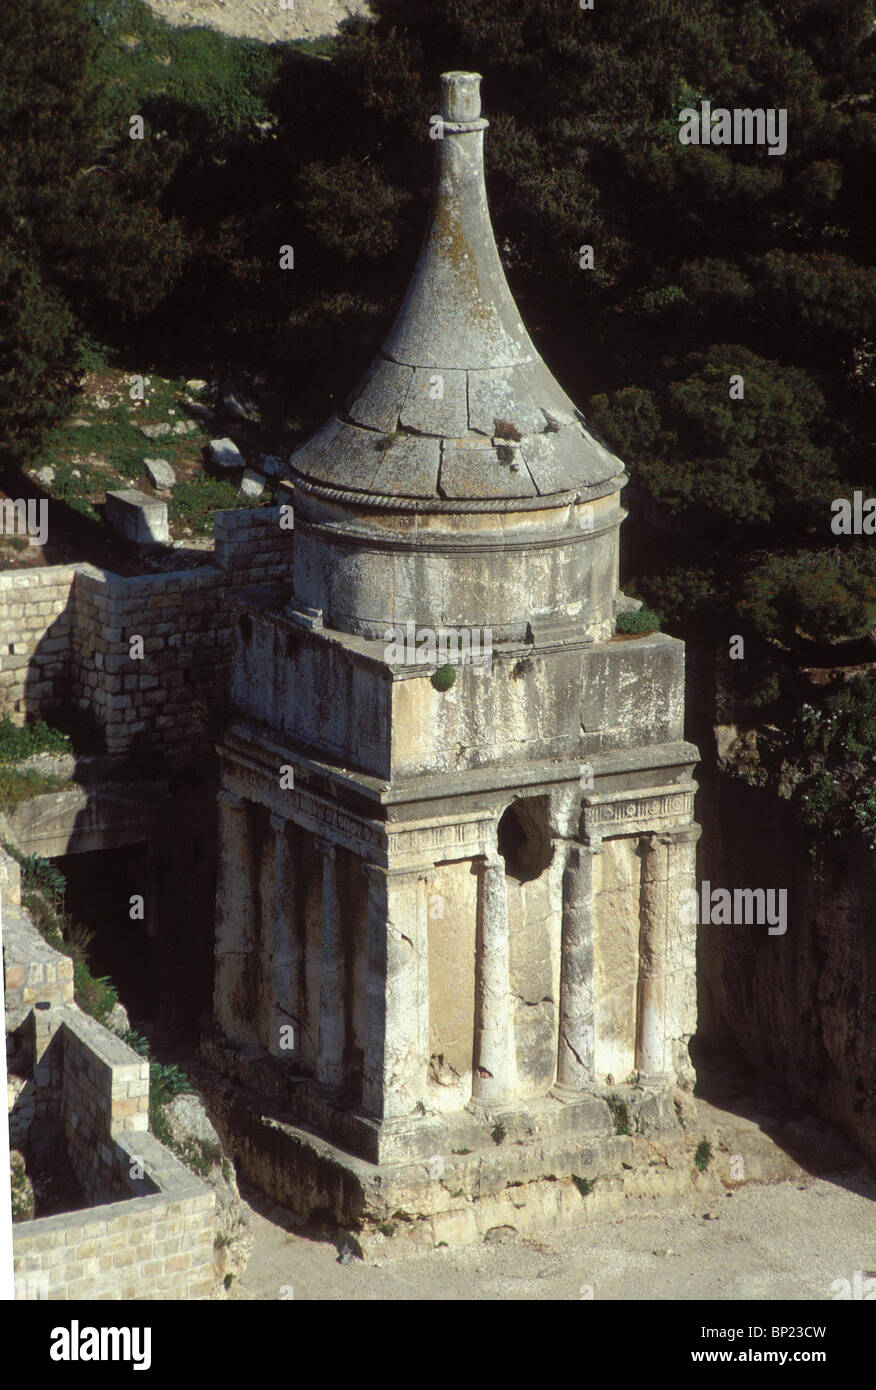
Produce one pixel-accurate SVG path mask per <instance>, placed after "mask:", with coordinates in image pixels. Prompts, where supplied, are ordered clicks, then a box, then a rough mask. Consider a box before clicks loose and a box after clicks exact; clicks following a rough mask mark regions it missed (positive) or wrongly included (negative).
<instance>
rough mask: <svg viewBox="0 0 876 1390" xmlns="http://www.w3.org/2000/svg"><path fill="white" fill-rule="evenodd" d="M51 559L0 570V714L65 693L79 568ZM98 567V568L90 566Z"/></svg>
mask: <svg viewBox="0 0 876 1390" xmlns="http://www.w3.org/2000/svg"><path fill="white" fill-rule="evenodd" d="M83 568H86V569H90V566H81V565H52V566H50V567H48V568H46V569H29V570H12V571H10V572H9V573H7V574H0V715H2V714H11V715H12V716H13V717H16V716H19V715H20V716H22V717H23V712H24V711H25V710H27V711H30V710H38V709H47V708H49V707H50V706H52V705H53V704H60V703H61V702H62V701H63V700H65V699H66V698H67V696H68V694H69V688H70V653H71V644H72V637H73V612H72V604H71V592H72V588H73V581H74V579H75V577H76V574H77V571H79V570H82V569H83ZM94 573H99V571H94Z"/></svg>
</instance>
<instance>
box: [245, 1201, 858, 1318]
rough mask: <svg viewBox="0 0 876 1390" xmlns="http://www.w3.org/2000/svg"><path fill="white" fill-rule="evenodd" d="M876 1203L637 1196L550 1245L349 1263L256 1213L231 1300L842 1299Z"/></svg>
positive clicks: (513, 1244)
mask: <svg viewBox="0 0 876 1390" xmlns="http://www.w3.org/2000/svg"><path fill="white" fill-rule="evenodd" d="M874 1197H876V1187H874V1186H873V1185H872V1184H871V1185H868V1184H867V1183H866V1182H865V1181H864V1180H845V1181H843V1182H838V1181H827V1180H825V1179H821V1178H806V1179H805V1180H804V1181H802V1182H799V1183H796V1182H784V1183H779V1184H777V1185H775V1186H755V1185H752V1186H749V1187H745V1186H743V1187H739V1188H737V1189H736V1190H735V1191H733V1192H728V1193H725V1194H724V1195H723V1196H722V1197H718V1198H715V1199H713V1200H712V1201H711V1202H710V1203H709V1204H708V1205H704V1204H703V1201H702V1198H700V1199H699V1200H698V1201H697V1200H690V1201H685V1202H682V1203H679V1202H672V1201H668V1200H667V1201H665V1202H664V1201H653V1200H651V1201H648V1200H638V1201H635V1202H631V1203H629V1205H628V1207H626V1208H625V1209H624V1214H623V1216H622V1217H616V1216H615V1217H606V1218H605V1219H602V1220H600V1219H595V1220H593V1221H592V1222H591V1223H590V1224H588V1225H587V1226H586V1227H578V1228H576V1229H574V1230H567V1231H560V1232H552V1233H549V1234H545V1235H543V1236H540V1237H538V1238H537V1239H533V1238H527V1237H516V1236H510V1235H509V1236H508V1237H507V1238H505V1239H502V1240H500V1241H497V1242H496V1243H491V1244H481V1245H472V1246H463V1247H458V1248H456V1249H439V1250H433V1251H428V1252H424V1253H423V1254H417V1255H411V1256H407V1257H405V1258H403V1259H397V1260H396V1259H387V1260H385V1261H379V1262H377V1263H374V1262H369V1261H367V1260H366V1261H363V1260H359V1259H353V1260H351V1261H350V1262H349V1263H346V1264H341V1263H339V1261H338V1250H337V1248H336V1247H335V1246H334V1245H333V1244H331V1243H329V1242H327V1241H319V1240H315V1239H312V1238H308V1237H305V1236H302V1235H299V1234H295V1233H292V1232H289V1231H286V1230H284V1229H283V1227H282V1226H281V1225H279V1224H277V1223H275V1222H272V1221H269V1220H267V1219H266V1217H265V1216H264V1215H262V1214H260V1213H259V1212H258V1211H255V1210H253V1212H252V1221H253V1233H254V1237H255V1243H254V1248H253V1253H252V1257H251V1259H250V1262H249V1266H248V1268H247V1270H246V1273H245V1274H244V1276H243V1278H242V1280H241V1283H240V1285H239V1286H238V1287H237V1289H236V1290H232V1294H231V1297H232V1299H234V1298H237V1299H285V1300H289V1299H295V1300H313V1299H319V1300H341V1299H353V1300H360V1299H361V1300H375V1299H379V1300H392V1301H394V1300H409V1299H417V1300H436V1299H447V1300H450V1301H457V1300H474V1301H503V1300H506V1299H511V1300H516V1299H546V1300H556V1299H559V1300H567V1299H579V1300H580V1299H582V1298H584V1299H589V1298H593V1299H594V1300H596V1299H605V1300H618V1299H619V1300H623V1299H634V1300H635V1299H643V1300H652V1299H657V1300H684V1299H717V1300H734V1299H763V1300H771V1299H783V1298H788V1299H798V1300H803V1301H807V1300H814V1301H824V1300H832V1299H835V1298H836V1294H837V1292H838V1291H837V1290H832V1285H833V1283H834V1281H835V1280H840V1279H845V1280H848V1281H849V1284H850V1286H852V1287H853V1286H854V1274H855V1271H856V1270H858V1271H861V1275H862V1277H863V1278H864V1279H867V1278H874V1277H876V1205H874ZM260 1205H261V1203H260ZM706 1212H709V1213H710V1215H709V1217H708V1218H707V1217H706Z"/></svg>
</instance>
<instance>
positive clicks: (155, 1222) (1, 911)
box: [0, 851, 216, 1299]
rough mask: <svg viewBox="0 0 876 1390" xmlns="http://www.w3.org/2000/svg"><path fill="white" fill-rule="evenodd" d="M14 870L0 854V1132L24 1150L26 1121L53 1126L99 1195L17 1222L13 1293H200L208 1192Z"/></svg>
mask: <svg viewBox="0 0 876 1390" xmlns="http://www.w3.org/2000/svg"><path fill="white" fill-rule="evenodd" d="M13 869H14V870H15V871H16V872H13ZM17 870H18V865H17V864H15V861H14V860H10V859H9V857H8V856H7V855H5V854H2V851H0V920H2V923H3V937H4V943H3V944H4V958H5V972H6V987H7V992H6V999H7V1029H9V1030H10V1031H14V1033H15V1052H14V1054H13V1056H14V1057H15V1059H16V1066H17V1070H18V1072H19V1073H20V1074H19V1075H17V1076H14V1077H13V1076H10V1079H11V1080H12V1081H14V1082H15V1083H16V1084H14V1085H12V1086H11V1087H10V1101H11V1102H12V1110H11V1113H10V1125H9V1128H10V1141H11V1144H12V1145H13V1146H14V1147H20V1148H22V1149H24V1150H25V1151H27V1150H28V1145H29V1142H30V1138H31V1128H32V1126H34V1127H35V1126H37V1125H38V1124H39V1125H41V1126H43V1128H42V1131H41V1132H42V1134H43V1141H44V1142H45V1135H46V1133H47V1132H48V1133H49V1134H57V1140H58V1142H59V1143H61V1144H62V1145H63V1146H64V1148H65V1150H66V1155H67V1158H68V1160H69V1161H70V1163H71V1165H72V1167H73V1169H74V1171H75V1173H76V1176H77V1178H78V1180H79V1183H80V1185H81V1187H82V1188H83V1190H84V1192H85V1194H86V1196H87V1198H88V1200H89V1201H90V1202H97V1203H99V1204H100V1205H96V1206H89V1207H87V1208H84V1209H80V1210H77V1211H72V1212H64V1213H59V1214H58V1215H55V1216H47V1217H38V1218H36V1219H35V1220H32V1221H22V1222H18V1223H16V1224H15V1226H14V1228H13V1256H14V1264H15V1278H16V1287H17V1289H18V1296H19V1297H23V1298H49V1299H75V1298H87V1299H122V1298H124V1299H141V1298H142V1299H152V1298H173V1299H206V1298H210V1297H211V1296H212V1293H213V1289H214V1256H213V1240H214V1213H215V1203H216V1198H215V1194H214V1193H213V1192H212V1191H211V1189H210V1188H209V1187H208V1186H207V1185H206V1184H205V1183H203V1182H201V1180H200V1179H199V1178H197V1177H196V1176H195V1175H194V1174H193V1173H191V1172H190V1171H189V1170H188V1169H187V1168H186V1167H185V1166H184V1164H182V1163H180V1162H179V1160H178V1159H177V1158H176V1157H175V1156H174V1155H173V1154H172V1153H170V1152H169V1151H168V1150H167V1149H165V1148H164V1147H163V1145H161V1144H160V1143H159V1142H158V1140H157V1139H156V1138H155V1137H154V1135H152V1134H150V1133H149V1132H148V1128H147V1126H148V1109H149V1063H148V1061H146V1060H145V1059H144V1058H142V1057H140V1056H138V1055H137V1053H135V1052H134V1051H132V1049H131V1048H129V1047H128V1046H127V1045H126V1044H125V1043H123V1042H122V1040H121V1039H120V1038H118V1037H116V1036H115V1035H114V1034H112V1033H110V1032H109V1030H108V1029H106V1028H104V1027H103V1026H102V1025H101V1024H99V1023H98V1022H97V1021H96V1020H95V1019H93V1018H90V1017H88V1015H86V1014H83V1013H82V1012H81V1010H80V1009H78V1008H77V1006H76V1005H75V1003H73V1001H72V994H73V978H72V963H71V962H70V961H68V960H67V959H66V957H63V956H61V955H60V954H59V953H58V952H57V951H54V950H53V949H52V948H51V947H50V946H49V945H48V944H47V943H46V942H45V941H44V940H43V938H42V937H41V936H40V934H39V932H38V931H37V930H36V928H35V927H34V925H33V924H32V922H31V921H30V919H29V916H28V914H27V913H26V912H24V911H22V909H21V907H20V905H19V901H18V899H19V896H20V895H19V879H18V874H17ZM67 967H69V971H68V969H67ZM28 982H29V983H28ZM31 994H32V995H33V996H34V997H33V998H31ZM10 1004H11V1010H10V1008H9V1005H10ZM22 1059H25V1062H26V1070H23V1068H22ZM22 1083H23V1084H22ZM33 1133H34V1134H35V1133H36V1129H35V1128H34V1129H33ZM132 1199H133V1200H132Z"/></svg>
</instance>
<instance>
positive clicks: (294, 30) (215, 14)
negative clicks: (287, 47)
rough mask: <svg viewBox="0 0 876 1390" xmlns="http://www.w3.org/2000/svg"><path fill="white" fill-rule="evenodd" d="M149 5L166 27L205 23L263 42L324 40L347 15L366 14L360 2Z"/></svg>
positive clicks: (178, 0) (225, 0)
mask: <svg viewBox="0 0 876 1390" xmlns="http://www.w3.org/2000/svg"><path fill="white" fill-rule="evenodd" d="M149 5H150V8H151V9H152V10H154V11H155V13H156V14H157V15H160V17H161V18H162V19H166V20H167V22H168V23H169V24H178V25H181V26H193V25H199V24H206V25H209V26H210V28H212V29H219V30H220V31H221V32H222V33H223V34H231V35H232V36H234V37H235V38H251V39H261V40H262V41H263V42H265V43H277V42H283V41H286V40H289V39H319V38H323V37H325V36H326V35H327V34H333V33H334V32H335V30H336V29H337V27H338V25H339V24H340V23H341V21H342V20H343V19H346V18H347V16H348V15H351V14H365V13H367V11H368V6H367V4H365V3H363V0H149Z"/></svg>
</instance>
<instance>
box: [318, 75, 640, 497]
mask: <svg viewBox="0 0 876 1390" xmlns="http://www.w3.org/2000/svg"><path fill="white" fill-rule="evenodd" d="M480 81H481V78H480V75H479V74H478V73H465V72H461V73H460V72H457V73H445V74H444V75H443V76H442V78H441V83H442V120H443V138H441V139H438V140H436V142H435V143H436V158H437V181H436V189H435V194H434V198H433V205H432V215H431V219H430V224H429V229H428V232H427V234H426V238H425V241H424V243H423V248H422V251H421V253H420V258H419V261H418V262H417V267H416V269H415V271H414V275H413V278H412V280H411V283H410V286H409V288H408V292H407V295H406V296H405V299H404V302H403V304H402V306H401V309H400V310H399V314H398V317H397V318H396V321H395V324H394V325H393V327H392V329H391V330H390V333H389V336H388V338H387V339H386V342H385V343H384V345H383V348H382V349H381V352H380V353H379V354H378V356H377V357H376V358H375V359H374V361H373V362H372V364H371V366H370V367H369V368H368V371H367V372H366V373H365V375H364V377H363V378H362V380H361V381H360V382H359V383H358V385H357V386H356V387H355V388H354V390H353V392H352V393H351V395H350V396H349V397H348V398H347V401H346V404H345V406H344V409H343V411H342V412H341V414H340V416H333V417H332V418H331V419H330V420H329V421H328V422H327V423H326V424H325V425H323V426H322V428H321V429H319V430H317V432H316V434H314V435H312V436H311V438H310V439H309V440H307V441H306V443H305V444H303V445H302V446H301V447H300V448H299V449H297V450H296V451H295V453H294V454H293V455H292V458H291V468H292V473H293V477H294V478H295V481H296V482H297V483H298V484H299V485H301V486H303V487H305V488H308V487H327V488H330V489H338V490H340V491H344V492H351V493H361V494H362V495H363V498H364V496H365V495H368V496H369V499H370V498H374V497H377V498H378V499H379V498H381V497H386V499H387V503H388V505H393V502H392V500H391V499H397V501H396V505H398V501H400V499H405V498H407V499H411V502H412V504H413V505H416V502H417V501H419V502H421V503H423V502H425V501H427V500H429V501H434V500H436V499H442V498H444V499H448V500H453V501H454V502H457V503H458V502H460V501H465V500H468V499H470V500H472V501H473V502H474V501H483V500H485V499H497V500H499V499H501V500H505V501H507V502H508V503H512V502H513V499H514V498H521V499H523V498H533V497H539V496H543V497H546V498H549V497H550V496H551V495H556V494H560V493H568V492H570V491H573V490H574V491H576V492H582V491H585V492H586V491H588V490H590V489H596V488H601V489H602V490H603V491H604V490H605V486H606V484H610V483H611V481H612V480H613V479H618V481H619V482H620V480H621V479H622V477H623V473H624V466H623V464H622V463H621V461H620V459H618V458H616V457H615V455H614V454H611V453H610V452H609V450H608V449H606V448H605V446H604V445H603V444H601V443H600V442H599V440H598V439H596V438H595V437H594V435H593V434H592V433H591V432H590V430H589V429H588V428H587V424H586V421H585V420H584V417H583V416H582V415H581V413H580V411H578V410H577V409H576V407H575V405H574V403H573V402H572V401H571V400H570V399H569V397H568V396H567V395H566V393H565V391H563V389H562V387H561V386H560V385H559V383H558V382H557V381H556V380H555V379H554V377H553V376H552V375H551V373H550V372H549V371H548V369H547V367H546V366H545V364H544V362H543V361H542V359H541V357H540V356H539V354H538V352H537V350H536V348H535V346H534V344H533V342H532V340H531V339H530V337H529V334H528V333H527V331H526V328H525V327H524V325H523V322H522V320H521V317H520V312H519V310H518V308H517V305H516V304H515V302H514V299H513V297H512V295H511V291H510V290H509V288H508V283H507V281H506V279H505V273H504V271H503V269H502V265H501V262H500V260H499V254H498V251H497V250H496V243H495V238H494V236H493V229H492V225H491V222H490V214H489V209H488V207H487V197H486V188H485V184H484V164H483V138H484V131H485V129H486V128H487V122H486V121H485V120H483V119H481V117H480ZM497 436H499V437H498V438H497ZM505 439H508V441H509V444H508V445H506V444H505V442H504V441H505ZM511 441H513V443H511ZM494 445H495V446H497V447H494Z"/></svg>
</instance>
